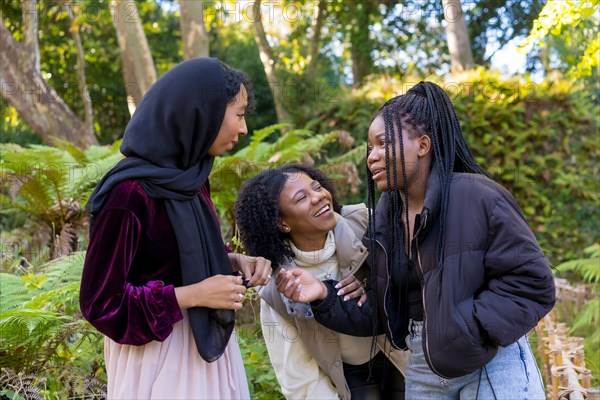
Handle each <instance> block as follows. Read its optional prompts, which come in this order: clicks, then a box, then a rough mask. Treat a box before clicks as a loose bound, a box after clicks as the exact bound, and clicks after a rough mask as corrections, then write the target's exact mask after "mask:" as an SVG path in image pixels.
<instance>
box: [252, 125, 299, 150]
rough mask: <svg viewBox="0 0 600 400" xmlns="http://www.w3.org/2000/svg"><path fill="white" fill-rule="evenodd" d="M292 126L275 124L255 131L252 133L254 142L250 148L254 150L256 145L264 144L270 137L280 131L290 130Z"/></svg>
mask: <svg viewBox="0 0 600 400" xmlns="http://www.w3.org/2000/svg"><path fill="white" fill-rule="evenodd" d="M290 126H291V125H290V124H274V125H269V126H267V127H264V128H262V129H259V130H255V131H254V132H253V133H252V140H251V141H250V144H249V146H248V147H250V148H253V147H254V146H255V145H257V144H258V143H261V142H263V141H264V140H265V139H267V138H268V137H269V136H271V135H272V134H273V133H275V132H276V131H280V130H282V129H285V128H288V127H290Z"/></svg>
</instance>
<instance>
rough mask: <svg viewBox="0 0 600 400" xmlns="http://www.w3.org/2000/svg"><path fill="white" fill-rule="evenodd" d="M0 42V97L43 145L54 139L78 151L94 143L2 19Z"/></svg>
mask: <svg viewBox="0 0 600 400" xmlns="http://www.w3.org/2000/svg"><path fill="white" fill-rule="evenodd" d="M0 43H2V51H1V52H0V89H1V94H2V97H3V98H4V99H6V101H7V102H8V103H9V104H10V105H11V106H13V107H14V108H15V109H16V110H17V112H18V113H19V115H20V116H21V118H23V120H24V121H25V122H26V123H27V124H28V125H29V126H30V127H31V129H33V130H34V132H36V133H37V134H38V135H39V136H40V137H41V138H42V140H43V141H44V143H47V144H51V143H52V141H51V138H52V137H58V138H61V139H64V140H67V141H69V142H71V143H73V144H74V145H76V146H78V147H80V148H86V147H88V146H90V145H92V144H98V140H97V139H96V137H95V136H94V135H91V134H89V132H88V131H87V129H86V126H85V124H84V123H83V122H82V121H81V120H80V119H79V118H78V117H77V115H75V113H74V112H73V111H71V109H70V108H69V107H68V106H67V105H66V104H65V102H64V101H63V100H62V99H61V98H60V97H59V96H58V94H57V93H56V91H55V90H54V89H53V88H52V87H51V86H50V85H48V83H47V82H46V81H45V80H44V78H43V77H42V75H41V74H40V73H39V71H37V70H36V66H35V57H34V58H33V59H32V58H31V56H32V54H30V53H29V49H22V48H20V46H19V44H18V43H17V42H16V40H15V39H14V38H13V37H12V35H11V34H10V32H9V31H8V29H7V28H6V26H5V25H4V20H0ZM36 50H37V49H36ZM36 52H37V53H38V54H39V51H36ZM38 59H39V57H38Z"/></svg>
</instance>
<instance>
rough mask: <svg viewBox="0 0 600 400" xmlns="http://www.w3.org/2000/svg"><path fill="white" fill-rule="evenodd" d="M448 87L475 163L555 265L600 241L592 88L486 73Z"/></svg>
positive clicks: (595, 111) (477, 72)
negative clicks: (503, 192) (508, 197)
mask: <svg viewBox="0 0 600 400" xmlns="http://www.w3.org/2000/svg"><path fill="white" fill-rule="evenodd" d="M443 86H444V87H445V88H446V90H447V92H448V93H449V94H450V96H451V97H452V100H453V103H454V105H455V107H456V110H457V113H458V116H459V119H460V121H461V125H462V128H463V131H464V133H465V136H466V139H467V142H468V143H469V145H470V147H471V150H472V152H473V154H474V155H475V157H476V159H477V160H478V161H479V162H480V163H481V164H482V166H483V167H484V168H485V169H486V170H487V171H488V173H489V174H490V175H491V176H492V177H493V178H494V179H496V180H497V181H498V182H500V183H501V184H502V185H503V186H505V187H507V188H508V189H509V190H511V191H512V193H513V194H514V196H515V198H516V199H517V202H518V204H519V205H520V207H521V209H522V210H523V213H524V214H525V217H526V218H527V221H528V222H529V223H530V225H531V226H532V228H533V230H534V232H535V234H536V236H537V238H538V240H539V242H540V245H541V246H542V248H543V250H544V252H545V253H546V255H547V256H548V257H549V258H550V261H551V262H552V263H555V262H556V260H559V259H565V258H573V257H576V256H578V255H581V251H582V250H583V248H584V247H585V243H589V240H590V239H591V240H593V241H597V240H599V239H600V237H599V232H598V230H597V228H596V224H595V221H597V220H598V218H599V217H600V208H599V207H598V205H599V202H600V198H599V193H598V191H597V190H596V189H595V188H596V187H597V186H596V183H597V181H598V173H599V169H598V158H599V156H600V147H599V143H598V140H597V132H598V127H599V124H598V121H599V120H598V115H600V114H599V110H598V106H597V105H595V104H594V103H593V101H592V100H591V99H590V96H589V92H588V91H587V89H586V88H585V87H583V86H581V85H576V84H574V83H572V82H569V81H566V80H561V79H556V80H553V81H544V82H541V83H534V82H532V81H529V80H526V79H518V78H509V79H502V78H500V76H499V75H498V74H496V73H493V72H486V71H485V70H483V69H480V70H475V71H473V72H471V73H470V74H467V75H465V76H464V77H462V81H461V82H452V83H446V84H443Z"/></svg>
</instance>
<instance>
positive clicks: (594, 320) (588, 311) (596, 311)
mask: <svg viewBox="0 0 600 400" xmlns="http://www.w3.org/2000/svg"><path fill="white" fill-rule="evenodd" d="M599 323H600V297H596V298H594V299H592V300H590V301H588V302H587V303H586V304H585V306H583V308H582V309H581V310H580V311H579V312H578V313H577V318H575V322H574V323H573V327H572V328H571V332H574V331H576V330H577V329H580V328H585V327H589V326H596V327H597V326H598V324H599Z"/></svg>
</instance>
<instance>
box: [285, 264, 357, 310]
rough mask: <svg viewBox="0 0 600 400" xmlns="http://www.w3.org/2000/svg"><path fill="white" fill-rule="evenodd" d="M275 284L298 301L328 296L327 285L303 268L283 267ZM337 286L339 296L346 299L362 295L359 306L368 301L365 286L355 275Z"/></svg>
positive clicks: (287, 295)
mask: <svg viewBox="0 0 600 400" xmlns="http://www.w3.org/2000/svg"><path fill="white" fill-rule="evenodd" d="M275 284H276V285H277V290H279V292H281V293H282V294H283V295H284V296H285V297H287V298H288V299H290V300H292V301H295V302H296V303H310V302H311V301H315V300H324V299H325V298H326V297H327V286H326V285H325V284H324V283H323V282H321V281H320V280H319V279H317V278H316V277H315V276H314V275H313V274H311V273H310V272H308V271H306V270H303V269H301V268H294V269H290V270H284V269H283V268H282V269H281V270H280V271H279V272H278V273H277V276H276V278H275ZM335 288H336V289H338V291H337V295H338V296H344V301H349V300H352V299H355V298H357V297H360V299H359V301H358V306H359V307H360V306H362V305H363V304H364V303H365V301H367V294H366V291H365V288H364V286H363V285H362V283H361V282H360V281H359V280H358V279H357V278H356V277H355V276H354V275H349V276H347V277H346V278H344V279H342V280H341V281H339V282H338V283H337V285H335Z"/></svg>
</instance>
